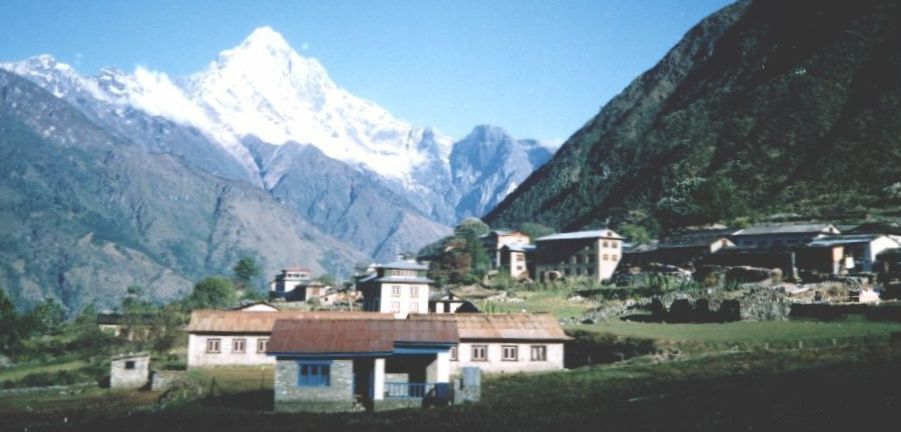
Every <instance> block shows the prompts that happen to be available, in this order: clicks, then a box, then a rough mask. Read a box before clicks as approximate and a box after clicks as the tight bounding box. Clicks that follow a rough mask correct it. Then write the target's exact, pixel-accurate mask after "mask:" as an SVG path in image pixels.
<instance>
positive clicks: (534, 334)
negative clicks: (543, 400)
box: [407, 313, 572, 341]
mask: <svg viewBox="0 0 901 432" xmlns="http://www.w3.org/2000/svg"><path fill="white" fill-rule="evenodd" d="M407 320H412V321H418V322H423V321H453V322H456V323H457V331H458V332H459V334H460V339H461V340H465V339H485V340H488V339H491V340H497V339H522V340H560V341H562V340H570V339H572V338H570V337H569V336H567V335H566V333H564V332H563V329H562V328H560V324H559V323H558V322H557V319H556V318H554V316H553V315H551V314H546V313H538V314H482V313H466V314H410V315H409V316H408V317H407Z"/></svg>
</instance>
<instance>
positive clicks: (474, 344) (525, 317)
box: [408, 313, 572, 376]
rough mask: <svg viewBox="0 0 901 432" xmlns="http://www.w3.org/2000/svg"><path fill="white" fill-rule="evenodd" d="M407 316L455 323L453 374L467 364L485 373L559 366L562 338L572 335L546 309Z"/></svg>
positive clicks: (534, 369)
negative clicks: (567, 334)
mask: <svg viewBox="0 0 901 432" xmlns="http://www.w3.org/2000/svg"><path fill="white" fill-rule="evenodd" d="M408 320H411V321H417V322H421V323H427V322H435V321H447V322H452V323H454V324H455V325H456V327H457V333H458V334H459V337H460V343H459V344H458V345H457V346H455V347H454V348H453V349H452V350H451V352H450V370H451V375H455V376H456V375H459V374H460V371H461V370H462V368H465V367H470V366H471V367H478V368H479V369H481V370H482V372H484V373H487V374H498V373H513V372H545V371H554V370H562V369H563V354H564V342H566V341H568V340H571V339H572V338H570V337H569V336H566V334H565V333H564V332H563V329H562V328H561V327H560V324H559V323H558V322H557V319H556V318H554V316H553V315H551V314H547V313H539V314H481V313H476V314H444V315H425V314H418V315H410V317H409V318H408Z"/></svg>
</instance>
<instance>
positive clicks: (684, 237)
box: [657, 229, 736, 249]
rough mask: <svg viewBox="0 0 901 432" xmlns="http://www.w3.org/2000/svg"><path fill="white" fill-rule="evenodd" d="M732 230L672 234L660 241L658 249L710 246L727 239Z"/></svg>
mask: <svg viewBox="0 0 901 432" xmlns="http://www.w3.org/2000/svg"><path fill="white" fill-rule="evenodd" d="M735 232H736V230H734V229H722V230H719V229H718V230H697V231H684V232H681V233H676V234H673V235H672V236H670V237H667V238H665V239H663V240H661V241H660V243H659V244H658V245H657V247H658V248H661V249H666V248H680V247H694V246H710V245H711V244H712V243H713V242H715V241H718V240H720V239H723V238H728V237H729V236H730V235H732V234H733V233H735Z"/></svg>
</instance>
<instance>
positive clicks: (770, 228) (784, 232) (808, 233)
mask: <svg viewBox="0 0 901 432" xmlns="http://www.w3.org/2000/svg"><path fill="white" fill-rule="evenodd" d="M836 234H839V230H838V228H836V227H835V225H832V224H828V223H816V224H779V225H759V226H752V227H748V228H745V229H741V230H738V231H736V232H735V233H733V234H732V236H731V239H732V241H733V242H734V243H735V245H736V246H739V247H743V248H755V249H786V248H791V247H796V246H803V245H806V244H807V243H810V242H812V241H814V240H817V239H820V238H824V237H828V236H833V235H836Z"/></svg>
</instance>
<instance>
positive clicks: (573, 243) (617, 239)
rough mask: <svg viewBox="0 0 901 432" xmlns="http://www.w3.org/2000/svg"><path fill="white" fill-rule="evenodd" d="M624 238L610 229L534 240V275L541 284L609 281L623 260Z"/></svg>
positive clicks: (556, 235)
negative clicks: (584, 279)
mask: <svg viewBox="0 0 901 432" xmlns="http://www.w3.org/2000/svg"><path fill="white" fill-rule="evenodd" d="M623 240H625V238H624V237H622V236H620V235H619V234H617V233H615V232H613V231H612V230H609V229H603V230H592V231H577V232H568V233H559V234H553V235H549V236H544V237H540V238H538V239H537V240H535V245H536V251H535V261H536V263H535V273H536V277H537V278H538V279H539V280H540V281H542V282H545V281H549V280H555V279H558V278H563V277H574V276H575V277H578V276H582V277H587V278H590V279H594V280H597V281H603V280H607V279H610V277H611V276H612V275H613V272H614V271H615V270H616V266H617V265H618V264H619V261H620V259H622V244H623Z"/></svg>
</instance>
